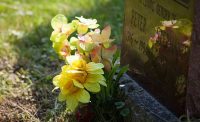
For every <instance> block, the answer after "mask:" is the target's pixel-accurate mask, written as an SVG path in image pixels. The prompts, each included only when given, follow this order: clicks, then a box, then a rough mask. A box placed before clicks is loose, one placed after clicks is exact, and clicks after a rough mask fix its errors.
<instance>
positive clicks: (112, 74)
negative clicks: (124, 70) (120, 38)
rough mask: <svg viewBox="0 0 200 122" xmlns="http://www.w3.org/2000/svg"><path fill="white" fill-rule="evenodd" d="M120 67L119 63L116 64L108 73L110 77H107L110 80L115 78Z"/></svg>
mask: <svg viewBox="0 0 200 122" xmlns="http://www.w3.org/2000/svg"><path fill="white" fill-rule="evenodd" d="M118 68H119V65H118V64H117V65H115V66H114V67H112V70H111V71H110V73H109V75H108V78H107V80H108V81H111V80H113V76H114V75H115V73H116V71H117V69H118Z"/></svg>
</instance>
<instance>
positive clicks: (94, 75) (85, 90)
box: [50, 14, 127, 112]
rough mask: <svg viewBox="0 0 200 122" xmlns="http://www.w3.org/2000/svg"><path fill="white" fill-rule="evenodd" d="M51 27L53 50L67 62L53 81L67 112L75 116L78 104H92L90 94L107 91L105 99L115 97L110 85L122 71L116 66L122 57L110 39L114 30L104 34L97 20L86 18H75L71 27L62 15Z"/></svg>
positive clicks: (55, 19)
mask: <svg viewBox="0 0 200 122" xmlns="http://www.w3.org/2000/svg"><path fill="white" fill-rule="evenodd" d="M51 26H52V28H53V29H54V31H53V32H52V35H51V38H50V40H51V41H52V44H53V48H54V50H55V52H56V53H57V54H58V55H59V57H60V58H61V59H63V60H64V61H65V62H66V64H65V65H64V66H62V68H61V69H62V70H61V72H60V74H59V75H57V76H55V77H54V78H53V84H54V85H55V89H60V93H59V96H58V100H59V101H66V104H67V109H68V110H71V111H72V112H73V111H75V110H76V108H77V107H78V105H79V103H89V102H90V101H91V100H90V96H91V93H92V94H94V93H98V92H100V91H101V89H104V92H103V93H102V95H103V96H104V98H102V99H104V100H105V98H106V96H112V94H111V93H113V90H115V88H112V87H113V86H112V85H114V84H111V83H110V81H111V80H112V78H113V76H114V75H115V72H117V69H118V68H119V64H117V63H116V60H117V57H119V53H116V52H117V46H116V45H114V44H113V39H110V35H111V27H110V26H106V27H105V28H104V29H103V30H102V31H101V30H100V29H99V28H98V27H99V24H97V20H96V19H85V18H83V17H76V18H75V19H74V20H72V21H71V23H69V22H68V20H67V18H66V17H65V16H64V15H61V14H59V15H57V16H55V17H54V18H53V19H52V21H51ZM126 70H127V67H125V68H122V70H121V71H118V76H117V79H119V78H120V77H121V76H122V74H123V73H124V72H125V71H126ZM105 72H107V74H105ZM103 87H105V88H103Z"/></svg>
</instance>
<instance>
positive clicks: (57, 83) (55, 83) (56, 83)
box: [53, 75, 61, 87]
mask: <svg viewBox="0 0 200 122" xmlns="http://www.w3.org/2000/svg"><path fill="white" fill-rule="evenodd" d="M60 77H61V76H60V75H57V76H55V77H54V78H53V85H54V86H57V87H59V81H60Z"/></svg>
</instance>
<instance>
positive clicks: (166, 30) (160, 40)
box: [148, 19, 192, 53]
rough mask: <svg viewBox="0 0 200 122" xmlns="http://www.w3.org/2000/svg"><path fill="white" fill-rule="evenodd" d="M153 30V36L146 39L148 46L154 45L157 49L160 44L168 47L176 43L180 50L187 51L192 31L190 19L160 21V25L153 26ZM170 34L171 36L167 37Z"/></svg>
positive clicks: (159, 47)
mask: <svg viewBox="0 0 200 122" xmlns="http://www.w3.org/2000/svg"><path fill="white" fill-rule="evenodd" d="M155 30H156V32H155V34H154V36H152V37H150V39H149V41H148V46H149V47H150V48H152V47H154V48H157V50H159V49H161V46H165V47H168V48H169V47H172V46H174V45H177V46H178V47H177V48H179V51H180V52H182V53H186V52H188V50H189V47H190V42H191V41H190V37H191V32H192V22H191V21H190V20H187V19H180V20H170V21H162V22H161V25H160V26H157V27H155ZM174 35H176V36H174ZM170 36H171V37H173V38H169V37H170Z"/></svg>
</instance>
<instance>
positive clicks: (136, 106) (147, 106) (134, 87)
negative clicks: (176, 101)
mask: <svg viewBox="0 0 200 122" xmlns="http://www.w3.org/2000/svg"><path fill="white" fill-rule="evenodd" d="M120 84H121V85H120V88H121V89H122V91H124V92H125V95H126V96H128V98H129V99H130V104H131V109H132V118H131V122H179V119H178V118H177V117H176V116H175V115H174V114H173V113H171V112H170V111H169V110H168V109H167V108H166V107H164V106H163V105H161V104H160V103H159V102H158V101H157V100H156V99H155V98H154V97H152V96H151V95H150V94H149V93H148V92H147V91H146V90H144V89H143V88H142V87H141V86H139V84H138V83H136V81H134V80H133V79H131V78H130V77H129V76H128V75H127V74H125V75H124V76H123V77H122V78H121V80H120ZM129 121H130V120H129Z"/></svg>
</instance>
